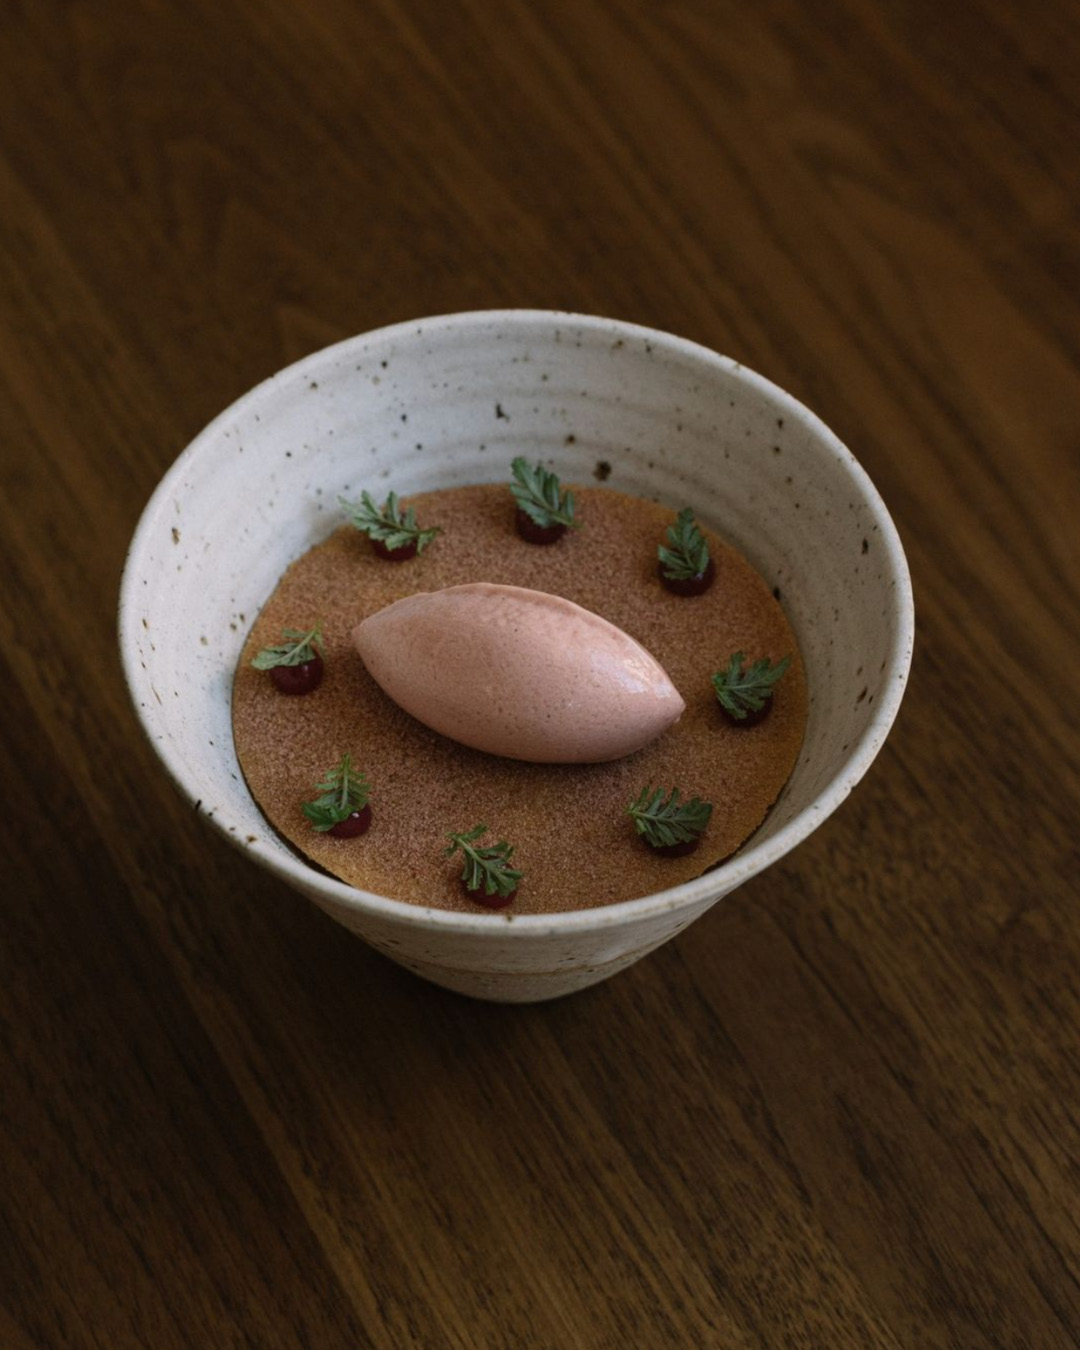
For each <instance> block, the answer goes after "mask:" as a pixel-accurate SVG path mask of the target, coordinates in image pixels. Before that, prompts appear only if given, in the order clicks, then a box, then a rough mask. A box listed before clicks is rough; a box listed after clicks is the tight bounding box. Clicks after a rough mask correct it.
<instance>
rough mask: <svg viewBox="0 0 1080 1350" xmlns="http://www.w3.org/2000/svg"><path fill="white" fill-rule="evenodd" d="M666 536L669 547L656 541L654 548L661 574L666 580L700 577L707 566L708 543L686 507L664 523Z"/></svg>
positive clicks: (686, 579)
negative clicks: (655, 548)
mask: <svg viewBox="0 0 1080 1350" xmlns="http://www.w3.org/2000/svg"><path fill="white" fill-rule="evenodd" d="M666 537H667V541H668V543H669V544H670V546H671V547H670V548H665V547H664V545H663V544H660V545H659V546H658V547H657V550H656V556H657V557H658V558H659V559H660V562H661V564H662V567H661V570H662V571H663V574H664V576H666V577H667V578H668V580H669V581H688V580H690V578H691V577H698V576H700V575H701V574H702V572H704V571H705V569H706V567H708V565H709V546H708V544H707V543H706V542H705V536H704V535H703V534H702V533H701V530H700V529H699V528H698V523H697V521H696V520H695V519H694V513H693V511H691V510H690V508H689V507H688V506H684V507H683V509H682V510H681V511H680V512H679V514H678V516H677V517H676V519H675V523H674V524H673V525H669V526H668V530H667V536H666Z"/></svg>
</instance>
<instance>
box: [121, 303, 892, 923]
mask: <svg viewBox="0 0 1080 1350" xmlns="http://www.w3.org/2000/svg"><path fill="white" fill-rule="evenodd" d="M553 321H558V322H562V323H565V324H568V325H574V326H575V327H578V328H580V329H582V330H586V331H592V332H603V333H605V334H606V335H608V336H610V335H611V334H612V333H614V334H616V335H617V336H620V337H623V338H624V339H631V340H633V339H637V340H640V341H645V342H650V343H652V344H653V345H655V346H658V347H663V348H664V349H665V350H667V351H669V352H671V353H673V354H677V355H678V356H680V357H683V358H686V359H690V360H693V361H696V362H703V363H704V364H705V365H708V366H713V367H719V368H721V369H723V370H724V371H725V373H726V374H728V375H730V376H733V377H734V378H736V379H737V380H739V381H741V382H745V383H746V384H748V385H750V386H752V387H754V388H755V389H757V391H758V392H759V393H762V394H764V395H765V396H767V397H768V398H769V399H770V400H772V401H773V402H774V403H776V404H777V406H779V407H781V408H782V409H783V410H784V414H785V419H786V418H787V417H788V416H790V417H791V419H792V420H793V421H797V422H799V423H801V424H803V425H804V426H805V427H807V428H808V429H809V430H810V431H812V432H813V433H814V434H815V435H816V436H817V437H819V438H820V439H822V440H824V441H825V442H826V443H827V444H830V445H831V448H832V449H833V451H834V453H835V454H836V456H837V458H838V460H839V461H840V462H841V463H842V464H843V466H844V469H845V471H846V472H847V474H848V475H849V476H850V478H851V480H852V482H853V484H854V486H855V488H856V490H857V491H858V492H859V494H860V496H861V498H862V499H863V502H864V504H865V507H866V509H867V510H868V512H869V514H870V516H871V518H872V520H873V523H874V524H875V525H876V527H877V532H878V541H879V543H880V545H882V546H883V547H884V552H885V557H886V560H887V576H888V577H889V579H890V580H891V581H892V582H893V586H892V588H891V603H890V610H891V612H890V622H891V627H892V629H893V640H892V643H891V646H890V649H889V651H888V654H887V657H886V663H885V668H884V670H883V672H882V683H881V692H880V694H879V698H878V705H877V709H876V711H875V712H874V714H873V716H872V717H871V719H870V721H869V723H868V724H867V726H866V728H865V729H864V731H863V733H862V735H861V736H859V737H858V739H857V740H856V741H854V742H853V743H852V745H851V747H850V749H849V751H848V753H847V755H846V757H845V759H844V761H843V764H842V765H841V767H840V768H838V769H837V771H836V772H835V773H834V774H833V776H832V777H831V778H830V779H829V781H828V782H827V783H826V784H825V786H824V787H823V788H822V789H821V790H820V791H819V792H818V793H817V795H816V796H815V797H814V799H813V801H811V802H810V803H808V804H807V805H806V806H805V807H803V809H802V810H801V811H799V812H797V813H796V814H795V815H794V816H793V817H792V818H791V820H789V821H788V822H787V824H786V825H784V826H782V827H781V828H780V829H779V830H778V831H777V832H776V834H775V835H773V836H771V837H770V838H768V839H765V840H762V841H761V842H760V843H757V844H755V843H754V842H753V837H751V840H750V842H749V843H748V844H746V845H745V846H744V847H743V848H742V849H741V850H740V851H739V852H738V853H736V854H735V856H734V857H732V858H731V859H730V860H729V861H727V862H723V863H720V864H719V865H718V866H715V867H713V868H712V869H710V870H709V871H707V872H705V873H703V874H702V875H701V876H700V877H695V878H694V879H692V880H690V881H686V882H682V883H680V884H679V885H676V886H671V887H668V888H666V889H665V890H661V891H654V892H652V893H651V894H649V895H645V896H638V897H636V898H635V899H632V900H620V901H616V902H614V903H612V904H606V905H597V906H593V907H591V908H585V909H574V910H565V911H560V912H558V913H554V914H551V913H546V914H518V915H514V914H509V913H506V912H505V911H498V912H497V911H490V912H488V911H485V912H482V913H477V914H468V913H463V912H461V911H458V910H446V909H440V908H437V907H435V906H431V905H419V904H414V903H413V902H411V901H405V900H394V899H392V898H391V897H389V896H384V895H378V894H377V893H375V892H373V891H366V890H362V889H360V888H359V887H355V886H351V885H349V884H348V883H347V882H344V881H341V880H339V879H338V878H337V877H333V876H331V875H329V874H327V873H324V872H321V871H319V870H317V869H315V868H313V867H311V866H310V865H309V864H308V863H307V862H305V861H304V860H303V859H301V858H300V857H299V856H296V857H293V856H292V855H291V854H289V853H287V852H282V853H276V852H275V853H269V852H258V851H257V849H258V845H259V844H260V843H261V842H262V841H259V840H256V842H255V844H252V843H250V842H248V841H247V840H246V838H245V837H244V834H245V833H246V832H241V831H240V830H239V829H238V828H236V826H235V825H234V826H233V827H232V828H230V822H229V820H228V817H227V815H226V814H224V813H222V812H221V811H219V810H215V811H214V812H213V814H210V813H206V814H205V815H204V819H207V820H209V821H210V823H211V824H212V825H213V826H214V827H215V828H216V829H217V830H218V832H219V833H220V834H222V835H223V836H224V837H225V838H226V839H227V840H229V842H230V843H232V844H233V845H234V846H235V847H237V848H239V849H241V850H242V851H243V852H244V853H246V854H248V855H252V854H254V855H255V856H254V858H253V861H257V862H258V863H259V864H261V865H262V866H263V867H264V868H266V870H268V871H269V872H271V873H272V874H273V875H275V876H276V877H277V878H278V879H279V880H281V881H284V882H286V883H287V884H289V885H291V886H293V887H294V888H298V889H300V890H302V891H304V892H305V893H307V894H308V895H309V896H311V895H312V894H313V893H317V894H318V895H319V896H320V898H322V899H325V901H326V902H327V904H328V905H332V906H334V907H335V908H337V909H344V910H354V911H358V912H366V913H370V914H372V915H373V916H378V917H381V918H383V919H386V920H390V921H393V922H394V923H396V924H398V925H406V926H415V927H419V928H424V929H428V930H431V929H437V930H445V931H447V932H452V933H454V934H457V935H461V936H470V937H471V936H476V937H480V938H485V937H491V936H494V935H500V936H502V935H505V934H506V933H507V932H515V933H518V934H521V936H522V937H524V936H526V935H530V936H532V937H547V936H553V935H560V936H561V935H568V934H572V933H574V932H576V931H582V930H588V931H595V930H597V929H599V928H606V927H621V926H622V925H623V924H625V923H628V922H634V921H637V920H646V919H648V918H650V917H653V916H656V915H660V914H663V913H667V912H670V911H671V910H673V909H684V908H686V909H695V908H700V907H702V906H704V905H706V904H707V903H709V902H710V901H711V900H714V899H719V898H722V897H723V896H724V895H725V894H727V893H728V892H730V891H732V890H734V889H735V888H736V887H737V886H740V885H742V883H743V882H745V881H747V880H749V879H750V878H751V877H753V876H755V875H756V874H757V873H758V872H761V871H763V870H764V869H765V868H766V867H769V866H771V865H772V864H773V863H774V862H777V861H778V860H779V859H780V858H782V857H783V856H784V855H785V854H787V853H789V852H790V851H791V850H792V849H793V848H794V847H795V846H796V845H798V844H799V843H801V842H802V841H803V840H804V839H805V838H807V836H808V835H810V834H811V833H812V832H813V831H814V830H815V829H816V828H817V827H818V826H819V825H820V824H821V823H822V822H823V821H824V820H826V819H827V818H828V817H829V816H830V815H832V813H833V812H834V811H835V810H836V809H837V808H838V807H839V806H840V805H841V804H842V803H843V802H844V801H845V800H846V798H847V797H848V795H849V794H850V792H851V791H852V789H853V788H854V787H855V786H856V784H857V783H858V782H859V781H860V779H862V778H863V777H864V775H865V774H866V772H867V770H868V769H869V768H870V765H871V764H872V763H873V761H874V759H875V758H876V757H877V754H878V752H879V751H880V750H881V748H882V746H883V745H884V742H885V739H886V736H887V735H888V732H889V729H890V728H891V726H892V724H893V722H894V720H895V718H896V714H897V712H898V710H899V707H900V703H901V701H902V699H903V695H904V691H905V688H906V685H907V680H908V675H909V672H910V668H911V659H912V651H913V645H914V633H915V612H914V597H913V592H912V585H911V575H910V571H909V568H908V563H907V558H906V556H905V554H904V549H903V545H902V543H901V541H900V536H899V533H898V531H897V529H896V526H895V524H894V522H893V520H892V517H891V516H890V514H889V512H888V510H887V508H886V506H885V503H884V501H883V500H882V498H881V495H880V494H879V492H878V490H877V488H876V487H875V486H874V484H873V482H872V481H871V479H870V477H869V475H868V474H867V473H866V471H865V470H864V469H863V467H862V465H861V464H860V463H859V462H858V460H857V459H856V458H855V456H854V454H852V452H851V451H850V450H849V449H848V447H847V446H846V445H845V444H844V443H843V442H842V441H841V440H840V439H839V437H837V436H836V434H835V433H834V432H833V431H831V430H830V429H829V427H828V426H827V425H826V424H825V423H824V422H823V421H822V420H821V418H820V417H818V416H817V414H816V413H814V412H812V411H811V410H810V409H809V408H807V407H806V405H805V404H803V403H801V402H800V401H799V400H798V399H796V398H795V397H794V395H792V394H789V393H787V391H786V390H784V389H782V388H781V387H780V386H779V385H777V384H775V383H774V382H773V381H772V380H770V379H768V378H767V377H766V376H764V375H761V374H759V373H758V372H757V371H755V370H753V369H751V368H750V367H748V366H746V365H744V364H743V363H742V362H741V361H737V360H735V359H733V358H732V357H729V356H725V355H723V354H721V353H719V352H716V351H714V350H713V349H712V348H709V347H706V346H704V345H703V344H702V343H699V342H695V341H693V340H692V339H690V338H683V337H679V336H678V335H676V334H674V333H668V332H665V331H664V330H662V329H657V328H651V327H649V326H647V325H644V324H639V323H634V322H631V321H629V320H624V319H614V318H604V317H601V316H598V315H590V314H580V313H576V312H574V311H570V310H557V309H552V310H549V309H535V308H506V309H481V310H465V311H460V312H451V313H446V314H436V315H430V316H426V317H423V318H419V319H410V320H405V321H402V322H397V323H392V324H386V325H383V326H381V327H378V328H373V329H369V330H367V331H366V332H363V333H357V334H354V335H352V336H351V337H347V338H343V339H341V340H339V341H337V342H334V343H331V344H329V345H328V346H325V347H321V348H318V349H317V350H315V351H313V352H309V353H308V354H307V355H306V356H303V357H300V358H299V359H298V360H296V361H293V362H290V363H289V364H288V365H286V366H283V367H282V368H281V369H280V370H277V371H275V372H274V373H273V374H272V375H269V376H267V377H266V378H265V379H263V380H261V381H260V382H259V383H258V384H256V385H254V386H253V387H252V388H250V389H248V390H247V391H246V392H245V393H243V394H241V395H240V396H239V397H238V398H236V399H234V400H233V401H232V402H231V403H230V404H228V405H227V406H226V407H225V408H224V409H222V411H221V412H220V413H218V414H217V416H216V417H214V418H213V419H212V420H211V421H210V422H209V423H207V424H206V425H205V426H204V427H203V429H202V430H201V431H200V432H198V433H197V435H196V436H195V437H194V438H193V439H192V440H191V441H189V443H188V444H187V446H186V447H185V448H184V449H183V450H182V451H181V452H180V454H179V456H178V457H177V458H176V459H175V460H174V461H173V463H172V465H170V467H169V468H168V469H167V470H166V471H165V474H164V475H163V476H162V478H161V479H160V481H159V482H158V484H157V486H156V487H155V488H154V490H153V492H152V493H151V496H150V498H149V499H148V501H147V503H146V505H145V507H144V508H143V511H142V513H141V515H140V517H139V520H138V523H137V524H136V527H135V530H134V533H133V535H132V538H131V541H130V543H129V545H128V549H127V552H126V555H125V560H124V567H123V573H122V577H121V583H120V592H119V605H118V631H119V637H120V655H121V664H122V667H123V671H124V678H125V681H126V683H127V686H128V692H129V695H130V696H131V700H132V703H133V704H134V707H135V712H136V716H137V717H138V720H139V723H140V725H141V726H142V729H143V731H144V733H145V735H146V737H147V739H148V740H149V742H150V744H151V746H152V747H153V749H154V751H155V752H156V754H157V755H158V757H159V759H160V760H161V761H162V763H163V765H164V767H165V769H166V771H167V772H168V774H169V776H170V778H171V779H172V781H173V783H174V785H175V786H176V787H177V788H178V789H179V791H180V793H181V795H182V796H183V797H185V798H186V799H187V800H188V802H189V803H190V804H191V805H192V806H194V807H198V806H199V805H200V804H201V801H202V798H201V797H197V796H196V793H195V791H194V789H193V786H192V784H191V783H190V781H189V779H188V777H187V770H186V764H185V762H184V760H183V759H182V757H181V756H180V755H179V754H177V753H175V752H174V751H173V748H172V746H171V744H170V743H169V742H168V741H167V740H164V739H163V738H162V737H161V736H160V734H159V733H158V731H157V729H156V728H155V727H154V725H153V722H152V718H151V716H150V711H151V710H150V709H149V707H148V706H147V707H146V708H144V707H143V706H142V705H141V704H140V701H139V699H138V697H137V696H136V688H137V678H138V666H139V658H138V653H137V642H138V622H137V619H136V611H137V608H138V586H137V580H138V577H139V576H140V574H141V567H140V564H141V563H142V560H143V555H144V554H145V552H146V551H147V549H148V548H149V544H150V540H151V538H152V536H153V535H154V534H155V523H156V521H157V518H158V516H159V515H160V513H161V512H162V510H163V509H164V507H165V504H166V503H167V502H168V501H169V500H171V496H172V494H173V492H174V490H175V489H176V487H177V485H178V484H179V483H180V481H181V480H182V479H183V477H184V475H185V473H186V472H187V469H188V466H189V465H190V464H191V462H192V461H193V460H195V459H197V457H198V456H199V455H200V453H201V452H202V449H203V447H204V446H205V445H206V444H207V443H208V442H211V441H213V440H214V439H215V438H216V437H217V435H218V433H219V430H220V428H221V427H222V426H223V425H224V424H227V423H231V422H233V421H234V420H235V419H236V418H237V417H239V416H240V415H242V414H243V412H244V410H245V408H246V407H248V406H249V405H250V404H253V403H257V402H258V401H259V400H260V399H261V398H262V397H263V396H264V395H265V394H266V393H267V391H268V390H270V389H271V388H274V387H275V386H278V385H282V384H286V383H288V382H290V381H293V380H305V379H309V378H310V374H309V371H310V370H311V369H312V368H315V367H319V366H321V365H322V364H323V363H325V362H328V361H329V362H333V361H334V360H335V359H336V358H337V357H338V356H339V355H340V354H342V353H343V352H345V351H348V350H349V349H350V348H355V347H357V346H360V345H362V344H367V343H370V342H372V341H387V340H390V341H392V340H394V338H396V337H401V338H406V337H407V338H409V339H410V340H412V339H415V338H416V337H418V336H420V335H421V334H422V333H423V332H424V331H425V330H430V329H432V328H433V327H438V328H454V329H458V330H462V331H466V332H467V331H468V330H470V329H473V328H483V327H490V326H492V325H503V326H506V325H510V326H514V327H519V328H522V329H527V328H528V327H529V326H530V325H538V324H543V325H545V327H550V325H551V324H552V322H553ZM253 800H254V799H253ZM255 805H256V807H257V806H258V803H257V802H256V803H255ZM266 828H267V830H270V829H271V827H270V826H269V824H267V826H266Z"/></svg>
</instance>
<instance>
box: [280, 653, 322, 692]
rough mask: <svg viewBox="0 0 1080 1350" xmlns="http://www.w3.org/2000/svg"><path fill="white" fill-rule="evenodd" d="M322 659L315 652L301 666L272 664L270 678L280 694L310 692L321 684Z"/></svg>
mask: <svg viewBox="0 0 1080 1350" xmlns="http://www.w3.org/2000/svg"><path fill="white" fill-rule="evenodd" d="M322 677H323V661H322V657H321V656H319V654H318V653H317V652H316V654H315V655H314V656H313V657H312V658H311V660H310V661H305V662H304V664H303V665H301V666H272V667H271V669H270V678H271V679H272V680H273V682H274V687H275V688H276V689H277V690H278V691H279V692H280V693H282V694H310V693H311V691H312V690H313V689H318V687H319V685H320V684H322Z"/></svg>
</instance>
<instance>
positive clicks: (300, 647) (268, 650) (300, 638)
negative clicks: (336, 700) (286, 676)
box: [251, 623, 326, 670]
mask: <svg viewBox="0 0 1080 1350" xmlns="http://www.w3.org/2000/svg"><path fill="white" fill-rule="evenodd" d="M281 636H282V638H283V639H284V641H283V643H282V645H281V646H280V647H264V648H263V649H262V651H261V652H259V653H258V655H257V656H253V657H252V658H251V664H252V665H253V666H254V667H255V669H256V670H273V669H274V668H275V666H303V665H306V664H307V662H308V661H314V659H315V657H316V656H317V655H319V656H325V655H326V648H325V647H324V646H323V637H322V624H318V623H317V624H316V625H315V627H314V628H310V629H308V631H307V632H306V633H304V632H301V630H300V629H299V628H283V629H282V630H281Z"/></svg>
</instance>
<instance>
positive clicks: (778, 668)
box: [712, 652, 791, 722]
mask: <svg viewBox="0 0 1080 1350" xmlns="http://www.w3.org/2000/svg"><path fill="white" fill-rule="evenodd" d="M790 665H791V657H790V656H785V657H784V658H783V660H781V661H777V663H776V665H775V666H774V665H772V664H771V663H770V661H769V659H768V657H765V656H763V657H762V658H761V660H760V661H755V662H754V664H753V665H752V666H750V667H749V668H747V667H746V657H745V655H744V654H743V653H742V652H736V653H735V654H734V656H732V657H731V659H730V660H729V661H728V664H727V669H726V670H718V671H717V672H716V674H715V675H714V676H713V677H712V686H713V689H714V690H715V691H716V697H717V698H718V699H719V700H720V705H721V707H722V708H723V709H724V711H725V712H728V713H730V714H731V716H732V717H734V718H735V720H736V721H737V722H741V721H742V720H743V719H744V718H745V717H747V716H748V715H749V714H750V713H756V712H760V711H761V710H762V708H764V706H765V704H766V703H768V701H769V699H771V698H772V696H773V685H774V684H776V682H777V680H778V679H779V678H780V676H781V675H783V673H784V671H785V670H787V668H788V666H790Z"/></svg>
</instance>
